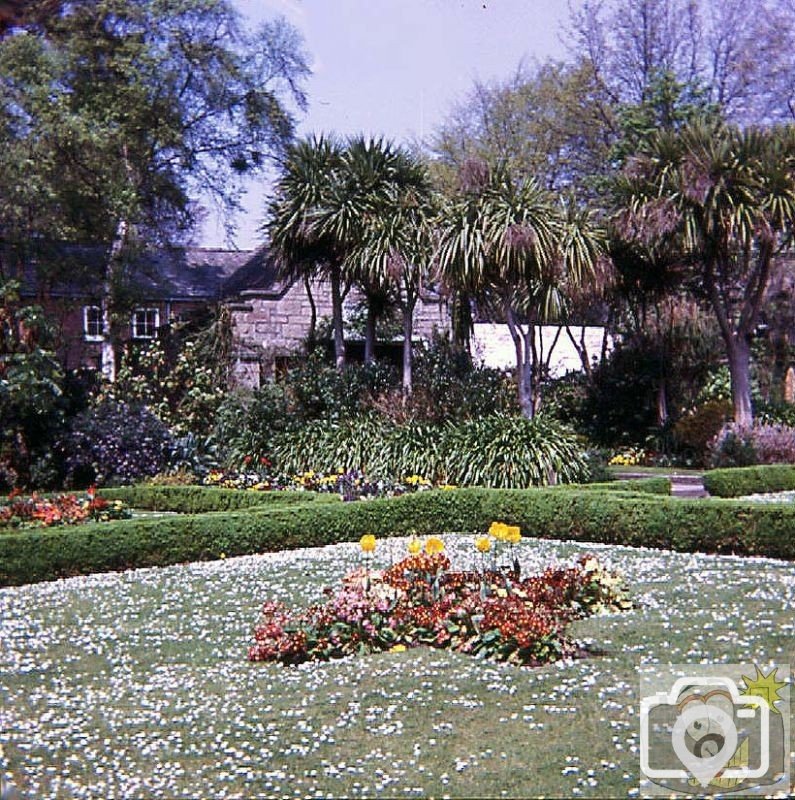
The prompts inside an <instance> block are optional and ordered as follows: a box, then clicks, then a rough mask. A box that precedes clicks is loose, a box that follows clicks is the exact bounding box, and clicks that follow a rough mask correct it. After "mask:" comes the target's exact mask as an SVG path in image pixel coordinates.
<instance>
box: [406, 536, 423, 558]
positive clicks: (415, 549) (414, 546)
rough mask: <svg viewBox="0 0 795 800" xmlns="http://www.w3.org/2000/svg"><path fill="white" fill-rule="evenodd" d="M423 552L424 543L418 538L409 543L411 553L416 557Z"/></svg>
mask: <svg viewBox="0 0 795 800" xmlns="http://www.w3.org/2000/svg"><path fill="white" fill-rule="evenodd" d="M420 550H422V543H421V542H420V540H419V539H417V538H416V537H415V538H413V539H411V540H410V541H409V553H411V555H413V556H416V555H417V553H419V552H420Z"/></svg>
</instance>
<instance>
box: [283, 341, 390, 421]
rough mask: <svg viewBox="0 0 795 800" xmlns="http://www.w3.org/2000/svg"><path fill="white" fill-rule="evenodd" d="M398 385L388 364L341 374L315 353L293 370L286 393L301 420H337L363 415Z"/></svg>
mask: <svg viewBox="0 0 795 800" xmlns="http://www.w3.org/2000/svg"><path fill="white" fill-rule="evenodd" d="M396 381H397V377H396V373H395V371H394V369H393V368H392V367H391V366H389V365H387V364H381V363H376V364H349V365H347V366H346V367H345V369H343V370H341V371H340V370H337V369H335V367H334V366H332V365H331V364H328V363H326V362H325V361H323V360H322V358H321V356H320V355H319V354H318V353H315V354H313V355H311V356H309V358H307V359H306V361H304V362H303V363H302V364H301V366H299V367H298V368H296V369H292V370H290V372H289V373H288V374H287V376H286V377H285V379H284V390H285V394H286V396H287V398H288V399H289V403H290V409H291V413H292V414H293V415H294V416H296V417H297V418H299V419H300V420H309V419H318V418H321V417H322V418H325V419H331V420H337V419H344V418H346V417H351V416H355V415H357V414H360V413H362V411H363V410H364V409H365V408H366V406H367V404H368V401H369V400H370V399H371V398H373V397H378V396H379V395H381V394H385V393H386V392H388V391H389V390H390V388H392V387H393V386H395V384H396Z"/></svg>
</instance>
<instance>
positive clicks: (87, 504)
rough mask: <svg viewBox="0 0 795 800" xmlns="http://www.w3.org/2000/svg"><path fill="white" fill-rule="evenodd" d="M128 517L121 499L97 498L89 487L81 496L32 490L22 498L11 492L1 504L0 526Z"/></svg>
mask: <svg viewBox="0 0 795 800" xmlns="http://www.w3.org/2000/svg"><path fill="white" fill-rule="evenodd" d="M129 517H130V511H129V509H127V508H125V506H124V503H122V501H121V500H114V501H109V500H105V499H104V498H102V497H97V496H96V494H95V493H94V491H93V490H91V489H89V490H88V492H87V493H86V494H85V495H83V496H80V497H78V496H77V495H74V494H60V495H56V496H55V497H39V495H37V494H36V493H35V492H34V493H33V494H32V495H31V496H30V497H23V496H22V495H21V494H19V493H17V492H12V493H11V494H10V495H9V496H8V499H7V501H6V502H5V503H4V504H2V505H0V529H2V528H40V527H44V528H51V527H53V526H55V525H80V524H82V523H84V522H110V521H111V520H117V519H128V518H129Z"/></svg>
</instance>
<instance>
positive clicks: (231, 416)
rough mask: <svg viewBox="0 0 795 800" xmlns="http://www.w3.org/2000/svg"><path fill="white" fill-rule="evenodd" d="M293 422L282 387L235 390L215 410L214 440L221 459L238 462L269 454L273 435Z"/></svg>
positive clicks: (264, 385) (271, 385)
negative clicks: (250, 457) (249, 457)
mask: <svg viewBox="0 0 795 800" xmlns="http://www.w3.org/2000/svg"><path fill="white" fill-rule="evenodd" d="M294 425H295V421H294V420H293V418H292V416H291V411H290V406H289V403H288V400H287V394H286V392H285V389H284V387H283V386H282V385H281V384H277V383H265V384H263V386H261V387H260V388H259V389H257V390H256V391H255V392H235V393H231V394H229V395H228V396H227V398H226V399H225V400H224V402H223V403H222V404H221V406H220V407H219V409H218V414H217V416H216V420H215V429H214V431H213V436H212V439H213V442H214V443H215V445H216V447H217V448H218V450H219V451H220V452H221V453H223V457H222V460H223V461H226V462H230V463H236V464H241V463H242V461H243V459H244V458H245V457H246V456H252V457H255V458H256V459H257V460H259V459H260V458H264V457H267V456H269V455H270V454H271V448H272V443H273V438H274V437H275V436H277V435H278V434H279V433H282V432H283V431H286V430H290V429H291V428H292V427H293V426H294Z"/></svg>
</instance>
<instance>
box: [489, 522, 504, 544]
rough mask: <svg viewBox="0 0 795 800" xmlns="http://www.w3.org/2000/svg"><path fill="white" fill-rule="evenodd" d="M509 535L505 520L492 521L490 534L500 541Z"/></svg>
mask: <svg viewBox="0 0 795 800" xmlns="http://www.w3.org/2000/svg"><path fill="white" fill-rule="evenodd" d="M507 535H508V526H507V525H506V524H505V523H504V522H492V523H491V525H490V526H489V536H493V537H494V538H495V539H496V540H497V541H498V542H504V541H505V539H506V537H507Z"/></svg>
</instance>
